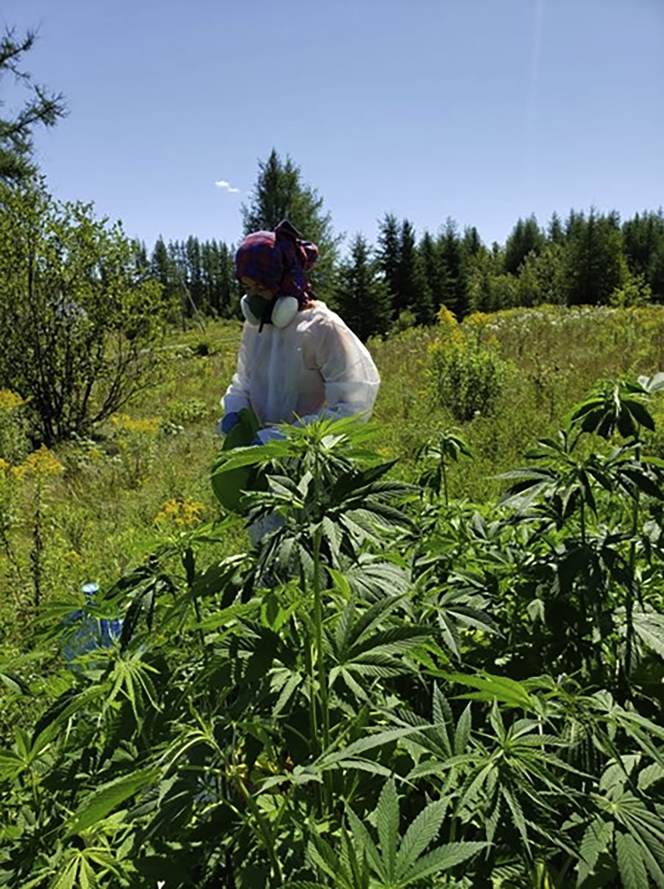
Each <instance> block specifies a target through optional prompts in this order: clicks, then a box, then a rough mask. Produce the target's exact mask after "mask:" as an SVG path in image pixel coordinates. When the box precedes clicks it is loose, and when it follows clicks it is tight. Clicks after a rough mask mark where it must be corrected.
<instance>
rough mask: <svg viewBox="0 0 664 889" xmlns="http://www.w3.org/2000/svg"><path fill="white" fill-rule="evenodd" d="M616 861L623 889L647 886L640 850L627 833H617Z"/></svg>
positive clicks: (637, 888) (640, 888)
mask: <svg viewBox="0 0 664 889" xmlns="http://www.w3.org/2000/svg"><path fill="white" fill-rule="evenodd" d="M615 845H616V860H617V862H618V870H619V872H620V878H621V881H622V885H623V887H624V889H644V887H646V886H647V885H648V874H647V871H646V867H645V864H644V862H643V857H642V855H641V849H640V847H639V845H638V844H637V843H636V841H635V840H634V837H632V836H630V834H628V833H622V832H620V831H619V832H618V833H617V834H616V839H615Z"/></svg>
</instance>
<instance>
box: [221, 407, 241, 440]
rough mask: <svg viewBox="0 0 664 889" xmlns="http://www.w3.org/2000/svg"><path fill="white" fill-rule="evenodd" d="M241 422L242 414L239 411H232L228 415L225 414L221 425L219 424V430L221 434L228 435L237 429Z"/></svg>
mask: <svg viewBox="0 0 664 889" xmlns="http://www.w3.org/2000/svg"><path fill="white" fill-rule="evenodd" d="M239 422H240V414H239V413H238V412H237V411H230V413H228V414H224V416H223V417H222V418H221V420H220V421H219V423H218V424H217V429H218V430H219V432H221V434H222V435H228V433H229V432H230V431H231V429H235V427H236V426H237V424H238V423H239Z"/></svg>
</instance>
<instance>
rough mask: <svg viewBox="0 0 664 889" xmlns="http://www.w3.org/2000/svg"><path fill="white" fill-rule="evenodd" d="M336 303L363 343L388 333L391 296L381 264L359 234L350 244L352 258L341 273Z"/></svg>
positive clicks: (341, 269) (343, 264)
mask: <svg viewBox="0 0 664 889" xmlns="http://www.w3.org/2000/svg"><path fill="white" fill-rule="evenodd" d="M336 302H337V306H338V309H339V312H340V314H341V315H342V316H343V319H344V321H345V322H346V324H348V326H349V327H350V328H351V330H353V331H354V332H355V333H356V334H357V336H358V337H359V338H360V339H361V340H367V339H368V338H369V337H370V336H376V335H382V334H385V333H387V331H388V330H389V328H390V324H391V320H392V304H391V300H390V292H389V289H388V286H387V283H386V281H385V279H384V278H383V276H382V275H381V274H380V269H379V264H378V260H377V259H376V257H375V256H374V255H373V253H372V250H371V248H370V247H369V245H368V244H367V241H366V239H365V238H364V237H363V236H362V235H360V234H358V235H356V236H355V238H354V239H353V241H352V242H351V245H350V257H349V259H348V260H347V261H346V262H344V263H342V265H341V268H340V270H339V276H338V289H337V292H336Z"/></svg>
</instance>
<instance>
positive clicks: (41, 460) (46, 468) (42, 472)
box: [14, 445, 64, 479]
mask: <svg viewBox="0 0 664 889" xmlns="http://www.w3.org/2000/svg"><path fill="white" fill-rule="evenodd" d="M63 471H64V466H63V465H62V463H61V462H60V461H59V460H58V458H57V457H56V456H55V455H54V454H53V453H52V452H51V451H49V449H48V448H47V447H44V445H42V446H41V447H40V448H39V450H38V451H33V452H32V453H31V454H29V455H28V457H27V458H26V460H25V462H24V463H21V465H20V466H15V467H14V472H15V473H16V475H17V476H18V478H20V479H23V478H25V477H26V476H29V477H30V476H31V477H33V478H45V477H47V476H49V475H59V474H60V473H61V472H63Z"/></svg>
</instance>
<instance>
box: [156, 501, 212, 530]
mask: <svg viewBox="0 0 664 889" xmlns="http://www.w3.org/2000/svg"><path fill="white" fill-rule="evenodd" d="M204 511H205V506H204V505H203V504H202V503H198V502H197V501H196V500H192V499H191V498H190V497H187V498H186V500H181V499H180V498H177V497H176V498H173V499H171V500H167V501H166V502H165V503H164V504H163V506H162V507H161V509H160V510H159V512H158V513H157V515H156V517H155V520H154V523H155V525H159V524H162V523H168V522H173V523H174V524H176V525H181V526H190V525H195V524H197V523H198V522H200V521H201V520H202V513H203V512H204Z"/></svg>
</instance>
